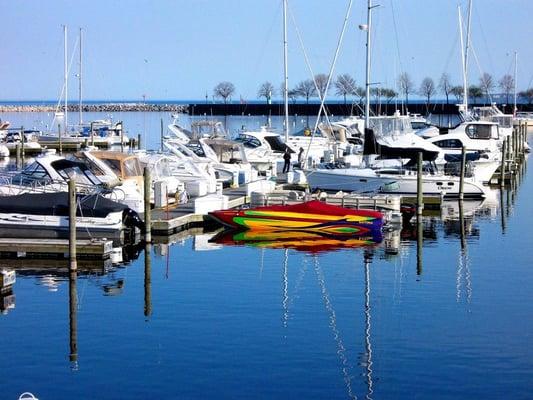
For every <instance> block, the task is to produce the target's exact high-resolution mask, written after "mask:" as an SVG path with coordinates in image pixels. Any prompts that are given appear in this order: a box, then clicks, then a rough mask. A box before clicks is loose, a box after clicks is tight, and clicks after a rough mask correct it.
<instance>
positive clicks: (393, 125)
mask: <svg viewBox="0 0 533 400" xmlns="http://www.w3.org/2000/svg"><path fill="white" fill-rule="evenodd" d="M370 127H371V128H372V129H373V130H374V135H375V136H376V137H378V138H379V137H385V136H394V135H402V134H406V133H410V132H413V128H412V127H411V121H410V119H409V118H407V117H405V116H398V117H397V116H393V117H373V118H370Z"/></svg>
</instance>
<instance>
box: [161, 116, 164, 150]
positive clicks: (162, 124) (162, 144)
mask: <svg viewBox="0 0 533 400" xmlns="http://www.w3.org/2000/svg"><path fill="white" fill-rule="evenodd" d="M163 134H164V132H163V118H161V153H162V152H163V136H164V135H163Z"/></svg>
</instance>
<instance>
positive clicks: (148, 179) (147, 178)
mask: <svg viewBox="0 0 533 400" xmlns="http://www.w3.org/2000/svg"><path fill="white" fill-rule="evenodd" d="M151 189H152V176H151V172H150V168H149V167H144V224H145V225H146V232H145V234H144V240H145V241H146V243H150V242H151V241H152V215H151V214H152V209H151V208H150V192H151Z"/></svg>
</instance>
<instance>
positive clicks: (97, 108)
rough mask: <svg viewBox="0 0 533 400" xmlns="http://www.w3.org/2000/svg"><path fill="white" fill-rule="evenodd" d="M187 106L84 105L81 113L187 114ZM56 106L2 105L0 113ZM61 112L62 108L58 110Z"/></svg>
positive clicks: (73, 106)
mask: <svg viewBox="0 0 533 400" xmlns="http://www.w3.org/2000/svg"><path fill="white" fill-rule="evenodd" d="M187 108H188V106H187V105H183V104H145V103H105V104H84V105H83V106H82V109H83V112H136V111H143V112H144V111H150V112H176V113H184V112H187ZM78 110H79V107H78V105H77V104H69V105H68V111H69V112H77V111H78ZM55 111H56V106H55V105H51V104H2V105H0V112H55ZM59 111H63V107H60V108H59Z"/></svg>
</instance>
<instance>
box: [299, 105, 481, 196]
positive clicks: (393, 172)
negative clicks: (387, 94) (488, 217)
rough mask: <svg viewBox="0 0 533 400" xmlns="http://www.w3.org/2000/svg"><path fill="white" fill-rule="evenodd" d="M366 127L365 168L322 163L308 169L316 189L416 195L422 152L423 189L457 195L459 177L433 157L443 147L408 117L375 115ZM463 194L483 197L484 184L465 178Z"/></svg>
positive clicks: (307, 173) (311, 182) (308, 179)
mask: <svg viewBox="0 0 533 400" xmlns="http://www.w3.org/2000/svg"><path fill="white" fill-rule="evenodd" d="M370 124H371V129H369V130H367V131H366V134H365V142H364V147H365V149H364V150H365V151H364V153H365V154H366V155H367V160H366V162H365V164H366V165H367V167H365V168H361V167H359V168H354V167H344V166H342V165H341V166H338V165H329V164H326V165H322V166H319V167H318V168H312V169H308V170H306V171H305V172H306V177H307V181H308V183H309V185H310V187H311V188H313V189H323V190H342V191H357V192H362V191H369V190H376V189H377V190H379V191H380V192H383V193H397V194H404V195H405V194H407V195H413V194H416V192H417V173H416V158H417V157H418V153H419V152H422V154H423V159H424V160H425V166H424V175H423V179H422V189H423V192H424V194H425V195H441V196H445V197H455V196H458V195H459V177H456V176H449V175H444V174H443V173H442V172H440V171H439V170H438V169H437V168H436V166H435V164H434V160H435V159H436V158H437V157H438V155H439V153H440V148H438V147H437V146H435V145H433V144H432V143H430V142H427V141H426V140H424V139H422V138H421V137H419V136H417V135H416V134H414V132H413V130H412V128H411V125H410V121H409V118H408V117H405V116H399V115H395V116H392V117H375V118H372V119H371V120H370ZM464 196H465V198H466V197H483V196H484V190H483V187H482V185H481V184H479V183H478V182H476V181H475V179H473V178H465V181H464Z"/></svg>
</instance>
